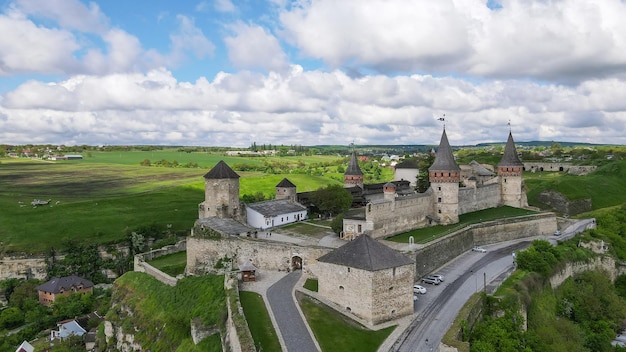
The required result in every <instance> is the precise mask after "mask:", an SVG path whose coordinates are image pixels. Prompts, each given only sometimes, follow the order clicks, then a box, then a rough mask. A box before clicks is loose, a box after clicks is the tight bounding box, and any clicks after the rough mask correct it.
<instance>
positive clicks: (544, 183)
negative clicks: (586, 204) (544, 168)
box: [524, 160, 626, 209]
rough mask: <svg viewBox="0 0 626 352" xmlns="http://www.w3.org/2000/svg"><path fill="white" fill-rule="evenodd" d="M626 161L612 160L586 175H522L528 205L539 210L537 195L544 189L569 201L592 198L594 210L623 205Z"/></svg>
mask: <svg viewBox="0 0 626 352" xmlns="http://www.w3.org/2000/svg"><path fill="white" fill-rule="evenodd" d="M625 179H626V161H624V160H621V161H615V162H612V163H610V164H607V165H604V166H601V167H599V168H598V169H597V170H596V171H595V172H592V173H590V174H588V175H585V176H574V175H568V174H564V173H558V172H553V173H549V172H543V173H536V174H532V173H525V174H524V183H525V184H526V186H527V188H528V192H527V194H528V202H529V203H530V204H531V205H535V206H539V207H541V206H542V204H540V203H539V202H538V200H537V199H538V196H539V193H541V191H543V190H545V189H551V190H555V191H557V192H561V193H563V194H564V195H565V196H567V197H568V198H569V199H570V200H575V199H583V198H591V200H592V207H593V209H600V208H606V207H611V206H615V205H619V204H623V203H624V202H626V197H624V194H626V182H625V181H624V180H625Z"/></svg>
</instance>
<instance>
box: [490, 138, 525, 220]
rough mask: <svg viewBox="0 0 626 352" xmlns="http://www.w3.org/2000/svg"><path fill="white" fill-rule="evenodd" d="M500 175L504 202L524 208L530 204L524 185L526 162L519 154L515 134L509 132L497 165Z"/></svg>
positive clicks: (504, 203)
mask: <svg viewBox="0 0 626 352" xmlns="http://www.w3.org/2000/svg"><path fill="white" fill-rule="evenodd" d="M497 168H498V176H500V188H501V194H502V204H503V205H509V206H512V207H517V208H523V207H525V206H527V205H528V202H527V200H526V194H525V193H524V192H523V187H522V172H523V171H524V164H523V163H522V162H521V161H520V160H519V157H518V156H517V149H515V142H514V141H513V135H512V134H511V132H509V139H508V140H507V141H506V146H505V147H504V155H503V156H502V160H500V162H499V163H498V165H497Z"/></svg>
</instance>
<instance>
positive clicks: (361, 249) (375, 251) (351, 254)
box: [317, 235, 413, 271]
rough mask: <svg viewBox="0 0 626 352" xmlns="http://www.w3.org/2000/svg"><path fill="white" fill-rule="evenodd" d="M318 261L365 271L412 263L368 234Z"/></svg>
mask: <svg viewBox="0 0 626 352" xmlns="http://www.w3.org/2000/svg"><path fill="white" fill-rule="evenodd" d="M317 261H319V262H323V263H331V264H336V265H344V266H349V267H352V268H356V269H362V270H367V271H378V270H383V269H389V268H395V267H399V266H403V265H409V264H413V261H412V260H411V259H409V258H408V257H406V256H404V255H402V254H401V253H399V252H397V251H395V250H393V249H391V248H389V247H387V246H385V245H384V244H382V243H380V242H378V241H376V240H374V239H372V238H371V237H370V236H368V235H362V236H359V237H357V238H356V239H355V240H354V241H350V242H348V243H346V244H344V245H343V246H341V247H339V248H337V249H335V250H334V251H332V252H330V253H328V254H325V255H323V256H321V257H319V258H318V259H317Z"/></svg>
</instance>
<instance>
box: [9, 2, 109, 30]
mask: <svg viewBox="0 0 626 352" xmlns="http://www.w3.org/2000/svg"><path fill="white" fill-rule="evenodd" d="M15 7H16V8H18V9H19V10H21V11H22V12H24V13H25V14H28V15H33V16H35V17H41V18H45V19H51V20H54V21H55V22H57V23H58V24H59V25H60V26H61V27H63V28H67V29H72V30H78V31H80V32H85V33H102V32H103V31H105V30H106V29H107V28H108V26H109V25H108V22H109V20H108V18H107V17H106V16H105V15H104V14H103V13H102V12H101V11H100V8H99V7H98V5H97V4H95V3H93V2H90V3H89V5H85V4H83V3H81V2H80V1H78V0H18V1H16V2H15Z"/></svg>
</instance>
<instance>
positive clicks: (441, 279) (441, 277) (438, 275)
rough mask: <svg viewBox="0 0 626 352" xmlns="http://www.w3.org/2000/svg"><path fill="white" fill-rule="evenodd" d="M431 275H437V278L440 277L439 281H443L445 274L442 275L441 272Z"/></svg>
mask: <svg viewBox="0 0 626 352" xmlns="http://www.w3.org/2000/svg"><path fill="white" fill-rule="evenodd" d="M430 276H432V277H436V278H438V279H439V281H441V282H443V275H441V274H433V275H430Z"/></svg>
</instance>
